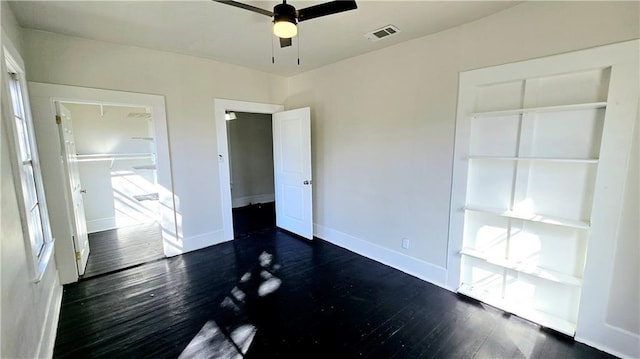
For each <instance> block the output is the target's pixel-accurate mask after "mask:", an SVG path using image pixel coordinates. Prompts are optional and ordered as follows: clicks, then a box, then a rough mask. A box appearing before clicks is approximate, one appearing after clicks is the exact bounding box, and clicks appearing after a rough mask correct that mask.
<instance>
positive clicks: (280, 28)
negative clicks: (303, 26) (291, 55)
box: [273, 21, 298, 39]
mask: <svg viewBox="0 0 640 359" xmlns="http://www.w3.org/2000/svg"><path fill="white" fill-rule="evenodd" d="M273 33H274V34H275V35H276V36H277V37H280V38H283V39H290V38H292V37H294V36H296V35H297V34H298V27H297V26H296V24H294V23H292V22H289V21H278V22H275V23H274V24H273Z"/></svg>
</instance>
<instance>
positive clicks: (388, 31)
mask: <svg viewBox="0 0 640 359" xmlns="http://www.w3.org/2000/svg"><path fill="white" fill-rule="evenodd" d="M399 32H400V30H399V29H398V28H397V27H395V26H393V25H387V26H385V27H381V28H379V29H376V30H373V31H371V32H368V33H366V34H364V37H366V38H367V39H369V41H374V42H375V41H380V40H382V39H384V38H386V37H389V36H392V35H396V34H397V33H399Z"/></svg>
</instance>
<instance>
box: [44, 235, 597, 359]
mask: <svg viewBox="0 0 640 359" xmlns="http://www.w3.org/2000/svg"><path fill="white" fill-rule="evenodd" d="M54 357H56V358H178V357H181V358H242V357H245V358H474V357H475V358H526V357H530V358H545V359H546V358H609V357H610V356H609V355H607V354H605V353H603V352H600V351H598V350H596V349H594V348H591V347H589V346H586V345H583V344H580V343H576V342H574V341H573V340H570V339H568V338H566V337H563V336H561V335H558V334H554V333H553V332H550V331H546V330H542V329H540V328H539V327H538V326H537V325H534V324H532V323H530V322H528V321H525V320H523V319H520V318H518V317H515V316H510V315H507V314H505V313H504V312H502V311H500V310H497V309H495V308H492V307H489V306H487V305H484V304H481V303H479V302H476V301H474V300H471V299H468V298H465V297H463V296H458V295H456V294H455V293H451V292H449V291H446V290H444V289H441V288H439V287H437V286H435V285H432V284H429V283H426V282H423V281H421V280H419V279H416V278H414V277H412V276H409V275H407V274H405V273H402V272H400V271H397V270H395V269H392V268H390V267H387V266H385V265H382V264H380V263H377V262H374V261H372V260H369V259H367V258H365V257H362V256H360V255H357V254H355V253H352V252H349V251H347V250H344V249H342V248H339V247H337V246H334V245H332V244H330V243H327V242H325V241H322V240H315V241H313V242H306V241H303V240H300V239H298V238H295V237H293V236H291V235H289V234H287V233H284V232H282V231H279V230H276V229H271V230H263V231H261V232H259V233H253V234H252V235H251V236H246V237H243V238H241V239H237V240H235V241H232V242H227V243H223V244H220V245H216V246H213V247H209V248H206V249H203V250H199V251H196V252H192V253H188V254H185V255H182V256H177V257H173V258H168V259H164V260H160V261H155V262H151V263H147V264H145V265H142V266H138V267H134V268H131V269H127V270H124V271H120V272H116V273H112V274H108V275H103V276H99V277H95V278H92V279H90V280H86V281H81V282H78V283H75V284H72V285H67V286H65V288H64V296H63V304H62V311H61V317H60V322H59V327H58V337H57V339H56V345H55V353H54Z"/></svg>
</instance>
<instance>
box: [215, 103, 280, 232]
mask: <svg viewBox="0 0 640 359" xmlns="http://www.w3.org/2000/svg"><path fill="white" fill-rule="evenodd" d="M213 104H214V113H215V121H216V137H217V140H218V157H217V160H218V168H219V174H220V206H221V211H222V228H223V232H224V240H225V241H230V240H233V239H234V236H233V212H232V202H231V173H230V172H231V171H230V168H229V160H228V159H229V145H228V141H227V120H226V119H225V117H224V115H225V113H226V111H235V112H248V113H261V114H269V115H273V114H274V113H276V112H281V111H284V106H283V105H276V104H267V103H259V102H247V101H237V100H226V99H218V98H216V99H214V101H213Z"/></svg>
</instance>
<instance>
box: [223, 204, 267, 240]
mask: <svg viewBox="0 0 640 359" xmlns="http://www.w3.org/2000/svg"><path fill="white" fill-rule="evenodd" d="M275 225H276V203H275V202H268V203H257V204H251V205H248V206H244V207H238V208H234V209H233V235H234V237H235V238H240V237H242V236H246V235H249V234H251V233H252V232H256V231H260V230H264V229H268V228H273V227H274V226H275Z"/></svg>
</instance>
